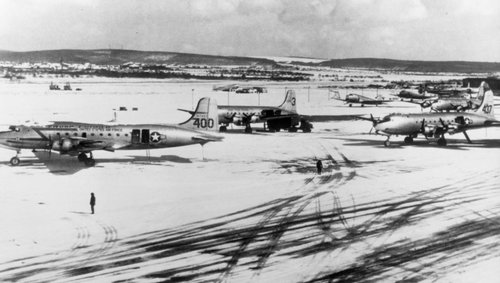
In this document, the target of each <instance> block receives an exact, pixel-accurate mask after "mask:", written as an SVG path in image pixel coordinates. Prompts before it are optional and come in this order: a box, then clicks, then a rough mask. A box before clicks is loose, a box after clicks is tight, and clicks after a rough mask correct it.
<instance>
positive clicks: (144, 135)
mask: <svg viewBox="0 0 500 283" xmlns="http://www.w3.org/2000/svg"><path fill="white" fill-rule="evenodd" d="M141 142H142V143H149V129H143V130H142V135H141Z"/></svg>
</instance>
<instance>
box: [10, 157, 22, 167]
mask: <svg viewBox="0 0 500 283" xmlns="http://www.w3.org/2000/svg"><path fill="white" fill-rule="evenodd" d="M20 163H21V160H19V157H17V156H14V157H12V158H11V159H10V165H12V166H18V165H19V164H20Z"/></svg>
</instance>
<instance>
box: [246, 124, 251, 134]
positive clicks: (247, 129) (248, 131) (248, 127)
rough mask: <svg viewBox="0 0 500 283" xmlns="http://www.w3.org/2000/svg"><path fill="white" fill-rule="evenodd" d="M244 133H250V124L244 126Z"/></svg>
mask: <svg viewBox="0 0 500 283" xmlns="http://www.w3.org/2000/svg"><path fill="white" fill-rule="evenodd" d="M245 133H247V134H251V133H252V127H250V125H247V126H246V127H245Z"/></svg>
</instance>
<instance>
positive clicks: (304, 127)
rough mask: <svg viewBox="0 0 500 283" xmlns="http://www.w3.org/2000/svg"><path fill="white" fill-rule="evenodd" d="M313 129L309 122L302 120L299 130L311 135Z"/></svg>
mask: <svg viewBox="0 0 500 283" xmlns="http://www.w3.org/2000/svg"><path fill="white" fill-rule="evenodd" d="M312 128H313V125H312V124H311V123H310V122H309V121H307V120H305V119H302V120H300V127H299V129H301V130H302V132H303V133H310V132H311V129H312Z"/></svg>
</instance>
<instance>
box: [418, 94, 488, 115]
mask: <svg viewBox="0 0 500 283" xmlns="http://www.w3.org/2000/svg"><path fill="white" fill-rule="evenodd" d="M408 102H410V103H417V104H419V105H420V106H421V107H422V108H428V107H430V108H431V111H435V112H443V111H447V112H449V111H458V112H460V111H466V110H470V109H472V110H474V109H476V108H477V107H479V105H481V100H479V99H477V98H467V97H443V98H435V99H427V100H424V101H422V102H411V101H408Z"/></svg>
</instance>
